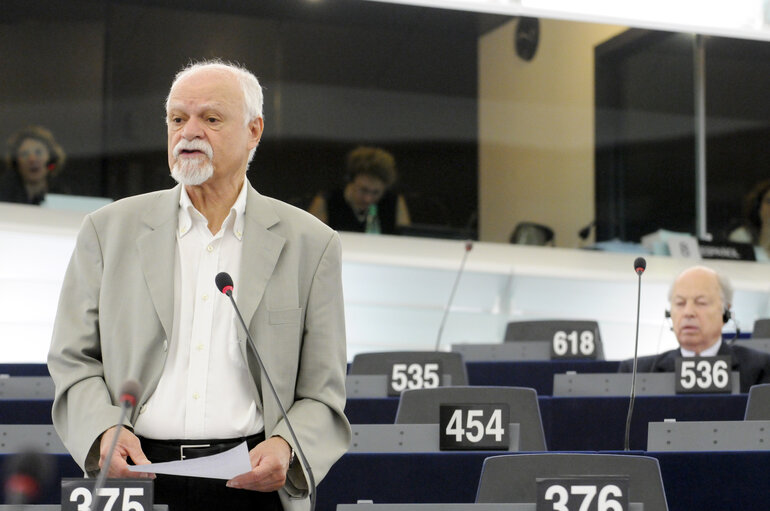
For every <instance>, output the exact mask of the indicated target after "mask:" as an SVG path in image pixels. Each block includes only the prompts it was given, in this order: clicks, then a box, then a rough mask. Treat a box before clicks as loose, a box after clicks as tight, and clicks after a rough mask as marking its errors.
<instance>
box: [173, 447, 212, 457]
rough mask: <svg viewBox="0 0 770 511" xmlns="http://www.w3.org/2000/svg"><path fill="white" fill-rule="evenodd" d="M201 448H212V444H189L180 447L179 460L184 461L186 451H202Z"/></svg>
mask: <svg viewBox="0 0 770 511" xmlns="http://www.w3.org/2000/svg"><path fill="white" fill-rule="evenodd" d="M201 447H211V444H187V445H184V444H183V445H180V446H179V459H180V460H183V459H185V457H184V450H185V449H200V448H201Z"/></svg>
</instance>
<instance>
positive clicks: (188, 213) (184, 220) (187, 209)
mask: <svg viewBox="0 0 770 511" xmlns="http://www.w3.org/2000/svg"><path fill="white" fill-rule="evenodd" d="M181 188H182V193H181V194H180V196H179V227H178V229H177V234H178V235H179V237H180V238H181V237H183V236H184V235H186V234H187V233H188V232H190V230H191V227H192V224H193V221H196V222H204V223H205V224H208V221H207V220H206V217H204V216H203V214H202V213H201V212H200V211H198V210H197V209H195V206H194V205H193V203H192V200H190V196H189V195H188V194H187V190H186V189H185V187H184V186H182V187H181ZM247 188H248V186H247V184H246V178H245V177H244V178H243V184H242V185H241V191H240V192H239V193H238V197H237V198H236V199H235V203H233V205H232V207H231V208H230V214H229V215H227V218H226V219H225V222H224V223H223V224H222V227H223V228H224V229H225V230H226V229H227V228H228V227H229V226H232V233H233V236H235V237H236V238H237V239H238V241H243V226H244V224H245V218H244V213H245V212H246V193H247Z"/></svg>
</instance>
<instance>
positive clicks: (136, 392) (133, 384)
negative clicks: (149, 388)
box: [120, 380, 142, 407]
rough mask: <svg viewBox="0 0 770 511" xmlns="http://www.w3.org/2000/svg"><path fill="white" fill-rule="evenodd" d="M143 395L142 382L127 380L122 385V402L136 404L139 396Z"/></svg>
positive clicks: (132, 405)
mask: <svg viewBox="0 0 770 511" xmlns="http://www.w3.org/2000/svg"><path fill="white" fill-rule="evenodd" d="M141 395H142V384H141V383H139V382H138V381H136V380H126V381H125V382H123V386H122V387H120V403H121V404H123V403H128V404H129V405H130V406H131V407H134V406H136V402H137V401H138V400H139V396H141Z"/></svg>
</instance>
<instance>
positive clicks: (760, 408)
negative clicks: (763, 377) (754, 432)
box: [743, 383, 770, 421]
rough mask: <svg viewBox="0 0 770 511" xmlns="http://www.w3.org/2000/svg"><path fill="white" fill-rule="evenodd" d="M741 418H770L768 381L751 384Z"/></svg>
mask: <svg viewBox="0 0 770 511" xmlns="http://www.w3.org/2000/svg"><path fill="white" fill-rule="evenodd" d="M743 419H744V420H747V421H767V420H770V383H765V384H762V385H752V386H751V388H750V389H749V399H748V401H747V402H746V413H745V414H744V416H743Z"/></svg>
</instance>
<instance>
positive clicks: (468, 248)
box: [465, 240, 473, 252]
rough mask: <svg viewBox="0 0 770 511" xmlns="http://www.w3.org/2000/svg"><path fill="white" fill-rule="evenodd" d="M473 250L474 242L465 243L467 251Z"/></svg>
mask: <svg viewBox="0 0 770 511" xmlns="http://www.w3.org/2000/svg"><path fill="white" fill-rule="evenodd" d="M472 248H473V241H471V240H467V241H466V242H465V251H466V252H470V251H471V249H472Z"/></svg>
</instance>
